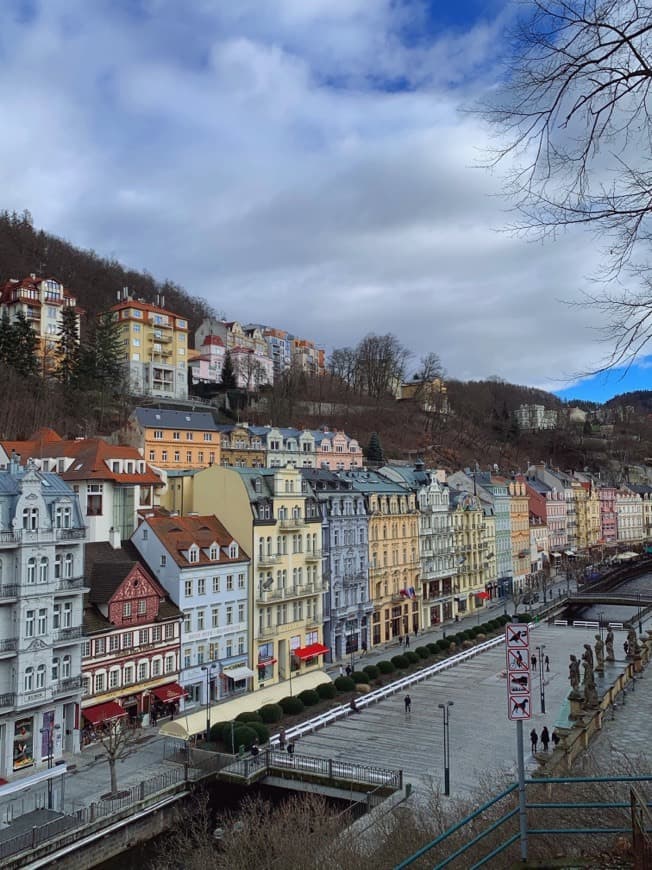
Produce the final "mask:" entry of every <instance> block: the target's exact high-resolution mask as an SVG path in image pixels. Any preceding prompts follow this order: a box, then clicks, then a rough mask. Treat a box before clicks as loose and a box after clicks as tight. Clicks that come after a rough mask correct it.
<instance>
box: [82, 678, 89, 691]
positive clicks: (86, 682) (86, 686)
mask: <svg viewBox="0 0 652 870" xmlns="http://www.w3.org/2000/svg"><path fill="white" fill-rule="evenodd" d="M90 693H91V678H90V677H84V678H83V679H82V695H90Z"/></svg>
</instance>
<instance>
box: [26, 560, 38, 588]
mask: <svg viewBox="0 0 652 870" xmlns="http://www.w3.org/2000/svg"><path fill="white" fill-rule="evenodd" d="M27 582H28V583H36V559H28V560H27Z"/></svg>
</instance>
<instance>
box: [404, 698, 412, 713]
mask: <svg viewBox="0 0 652 870" xmlns="http://www.w3.org/2000/svg"><path fill="white" fill-rule="evenodd" d="M403 703H404V704H405V712H406V713H411V712H412V698H411V697H410V696H409V695H406V696H405V697H404V698H403Z"/></svg>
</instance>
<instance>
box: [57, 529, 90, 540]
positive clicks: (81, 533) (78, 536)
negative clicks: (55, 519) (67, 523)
mask: <svg viewBox="0 0 652 870" xmlns="http://www.w3.org/2000/svg"><path fill="white" fill-rule="evenodd" d="M54 532H55V538H56V539H57V541H83V540H84V538H85V537H86V532H87V529H85V528H83V529H55V530H54Z"/></svg>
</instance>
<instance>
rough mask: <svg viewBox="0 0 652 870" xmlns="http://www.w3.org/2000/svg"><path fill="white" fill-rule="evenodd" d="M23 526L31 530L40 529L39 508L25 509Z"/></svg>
mask: <svg viewBox="0 0 652 870" xmlns="http://www.w3.org/2000/svg"><path fill="white" fill-rule="evenodd" d="M23 528H24V529H28V530H29V531H31V532H33V531H35V530H36V529H38V508H24V509H23Z"/></svg>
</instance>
